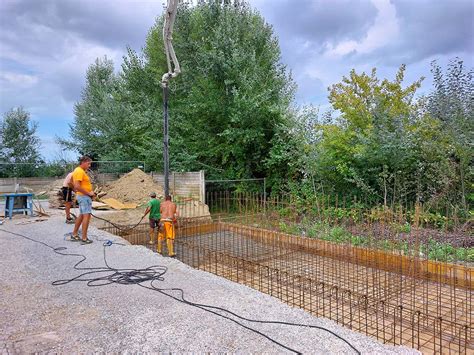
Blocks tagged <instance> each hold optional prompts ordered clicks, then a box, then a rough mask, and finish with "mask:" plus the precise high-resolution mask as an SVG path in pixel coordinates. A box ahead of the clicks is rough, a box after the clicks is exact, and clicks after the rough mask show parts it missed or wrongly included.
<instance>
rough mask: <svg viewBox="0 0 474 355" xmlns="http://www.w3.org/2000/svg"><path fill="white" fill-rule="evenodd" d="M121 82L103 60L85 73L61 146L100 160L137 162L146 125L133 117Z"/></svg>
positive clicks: (111, 64)
mask: <svg viewBox="0 0 474 355" xmlns="http://www.w3.org/2000/svg"><path fill="white" fill-rule="evenodd" d="M128 96H129V94H128V93H127V92H126V91H125V85H124V82H123V79H122V78H121V77H120V76H119V75H116V74H115V73H114V64H113V62H112V61H111V60H109V59H107V57H104V58H103V59H96V61H95V63H94V64H92V65H91V66H90V67H89V68H88V70H87V79H86V86H85V88H84V89H83V92H82V98H81V101H79V102H78V103H76V105H75V107H74V113H75V117H74V122H73V123H72V124H71V125H70V132H71V138H72V140H71V141H68V140H64V139H59V141H60V143H61V144H63V145H64V146H66V147H68V148H70V149H74V150H76V151H78V152H79V153H81V154H88V155H90V156H92V157H94V158H96V159H103V160H140V159H141V158H142V157H141V152H140V147H141V146H142V141H143V136H144V134H145V132H146V131H147V129H148V127H149V125H150V122H147V121H144V120H142V119H141V117H140V116H136V115H134V112H133V111H132V109H131V105H130V103H129V101H130V99H129V97H128Z"/></svg>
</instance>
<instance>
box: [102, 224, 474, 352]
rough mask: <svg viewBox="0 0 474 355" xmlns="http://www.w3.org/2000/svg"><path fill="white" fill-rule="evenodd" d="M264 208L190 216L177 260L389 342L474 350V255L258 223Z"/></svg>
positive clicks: (143, 236) (142, 236) (142, 238)
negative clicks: (431, 254) (405, 248)
mask: <svg viewBox="0 0 474 355" xmlns="http://www.w3.org/2000/svg"><path fill="white" fill-rule="evenodd" d="M255 217H256V216H255V215H253V216H252V217H251V218H248V217H245V218H240V219H236V218H233V219H231V220H218V221H209V220H208V219H207V220H200V221H195V222H194V223H189V224H186V225H181V226H180V228H178V230H177V237H176V242H175V244H176V251H177V255H178V259H180V260H181V261H182V262H184V263H186V264H188V265H190V266H192V267H194V268H197V269H201V270H205V271H208V272H211V273H214V274H216V275H220V276H223V277H225V278H227V279H229V280H232V281H235V282H238V283H241V284H245V285H247V286H250V287H252V288H255V289H257V290H259V291H261V292H264V293H267V294H269V295H272V296H274V297H277V298H279V299H281V300H282V301H284V302H286V303H288V304H289V305H291V306H295V307H300V308H302V309H305V310H306V311H308V312H310V313H312V314H314V315H316V316H322V317H326V318H329V319H332V320H334V321H336V322H337V323H339V324H342V325H344V326H346V327H348V328H350V329H353V330H355V331H359V332H362V333H364V334H367V335H369V336H373V337H375V338H377V339H379V340H381V341H383V342H385V343H389V344H394V345H406V346H410V347H413V348H416V349H419V350H421V351H422V352H424V353H442V354H467V353H472V352H473V351H474V343H473V341H474V339H473V336H472V332H473V327H472V322H473V318H474V317H473V308H472V298H473V274H474V269H473V268H472V267H470V266H469V265H468V264H467V263H464V264H459V263H458V264H455V263H448V262H440V261H436V260H429V259H428V258H424V257H420V256H419V255H418V254H414V255H415V256H414V255H413V254H412V255H404V254H403V253H401V252H400V251H395V250H377V249H374V248H372V247H368V246H365V247H355V246H353V245H350V244H337V243H333V242H329V241H324V240H319V239H315V238H307V237H301V236H294V235H288V234H284V233H281V232H277V231H274V230H270V229H264V228H260V227H256V226H254V225H258V226H261V225H262V224H265V223H264V221H263V220H262V217H261V216H259V217H258V218H255ZM188 222H189V221H188ZM268 223H270V221H268ZM106 229H107V230H109V231H110V232H112V233H114V234H120V233H119V232H120V231H119V230H118V229H116V228H115V227H108V228H106ZM147 231H148V226H147V225H145V224H144V225H141V226H139V227H138V228H136V229H134V230H133V231H128V232H126V233H125V235H123V233H122V235H123V237H124V238H125V239H127V240H129V241H130V242H131V243H132V244H143V245H147V241H148V232H147ZM147 246H148V247H151V248H152V249H154V248H155V246H149V245H147ZM417 247H420V246H419V245H417ZM408 254H410V253H408Z"/></svg>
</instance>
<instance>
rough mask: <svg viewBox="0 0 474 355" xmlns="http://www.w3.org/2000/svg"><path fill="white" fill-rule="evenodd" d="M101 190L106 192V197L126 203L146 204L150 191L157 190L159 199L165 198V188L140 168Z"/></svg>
mask: <svg viewBox="0 0 474 355" xmlns="http://www.w3.org/2000/svg"><path fill="white" fill-rule="evenodd" d="M101 190H102V192H106V194H105V195H104V196H103V197H104V198H110V197H112V198H115V199H117V200H119V201H120V202H125V203H127V202H131V203H136V204H144V203H146V202H148V201H149V200H150V197H149V195H150V192H156V195H157V198H158V199H162V198H163V188H162V187H161V186H160V185H159V184H157V183H156V182H155V181H153V178H152V177H151V176H150V175H148V174H146V173H144V172H143V171H142V170H140V169H133V170H132V171H131V172H129V173H128V174H126V175H124V176H122V177H121V178H120V179H118V180H116V181H113V182H111V183H109V184H107V185H105V186H104V187H103V188H102V189H101Z"/></svg>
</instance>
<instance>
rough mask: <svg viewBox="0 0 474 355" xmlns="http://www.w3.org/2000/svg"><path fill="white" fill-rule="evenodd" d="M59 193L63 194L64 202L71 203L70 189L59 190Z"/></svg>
mask: <svg viewBox="0 0 474 355" xmlns="http://www.w3.org/2000/svg"><path fill="white" fill-rule="evenodd" d="M61 192H62V193H63V200H64V201H65V202H72V189H71V188H69V187H63V188H62V189H61Z"/></svg>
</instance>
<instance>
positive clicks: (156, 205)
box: [148, 198, 161, 219]
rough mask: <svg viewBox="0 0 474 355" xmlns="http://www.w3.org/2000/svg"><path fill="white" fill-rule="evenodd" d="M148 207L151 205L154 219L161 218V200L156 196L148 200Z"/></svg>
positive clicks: (151, 213)
mask: <svg viewBox="0 0 474 355" xmlns="http://www.w3.org/2000/svg"><path fill="white" fill-rule="evenodd" d="M148 207H150V218H153V219H160V218H161V215H160V200H157V199H156V198H152V199H151V200H150V201H149V202H148Z"/></svg>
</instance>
